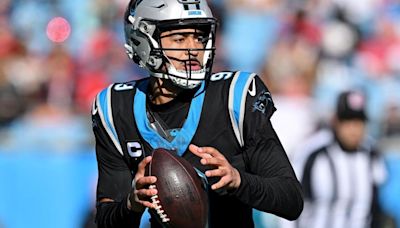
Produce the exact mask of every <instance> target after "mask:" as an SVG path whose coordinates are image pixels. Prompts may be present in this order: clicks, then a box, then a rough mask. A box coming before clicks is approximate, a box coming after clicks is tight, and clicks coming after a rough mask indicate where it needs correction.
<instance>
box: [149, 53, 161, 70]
mask: <svg viewBox="0 0 400 228" xmlns="http://www.w3.org/2000/svg"><path fill="white" fill-rule="evenodd" d="M147 64H149V65H150V66H151V67H152V68H154V69H159V68H160V66H161V64H162V58H159V57H155V56H150V57H149V60H148V61H147Z"/></svg>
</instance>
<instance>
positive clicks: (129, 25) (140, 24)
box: [125, 1, 217, 89]
mask: <svg viewBox="0 0 400 228" xmlns="http://www.w3.org/2000/svg"><path fill="white" fill-rule="evenodd" d="M143 2H145V1H143ZM143 2H142V3H143ZM199 2H200V1H199ZM179 4H181V3H179ZM202 4H203V3H202ZM164 7H165V6H164ZM202 7H204V6H202ZM142 12H143V11H142ZM194 12H198V11H194ZM202 12H203V11H202ZM128 13H129V15H126V17H125V18H126V21H125V35H126V41H127V43H126V45H125V48H126V49H127V54H128V55H129V57H130V58H131V59H132V60H133V61H134V62H135V63H137V64H138V65H139V66H141V67H143V68H146V69H147V70H149V71H150V74H151V76H154V77H157V78H164V79H169V80H171V81H172V82H173V83H174V84H175V85H177V86H179V87H181V88H185V89H192V88H195V87H197V86H198V85H200V84H201V82H202V81H204V80H207V79H208V78H209V77H210V75H211V68H212V64H213V60H214V55H215V32H216V26H217V22H216V19H215V18H213V17H212V15H210V14H207V13H206V15H205V16H204V15H203V16H201V17H200V16H190V17H189V18H188V16H186V18H185V17H184V18H179V19H170V20H161V19H157V20H155V19H149V18H142V17H140V16H138V15H135V14H134V13H132V12H128ZM189 13H190V12H189ZM132 15H133V16H132ZM182 29H193V31H195V32H193V35H194V36H198V37H199V39H201V41H202V43H203V47H202V48H196V49H193V48H192V49H190V48H184V49H177V48H167V47H163V46H162V43H161V39H162V38H163V37H162V36H161V35H162V34H163V32H166V31H172V30H182ZM198 33H201V35H199V34H198ZM171 51H175V52H179V51H182V52H186V56H188V57H187V59H176V58H174V57H172V56H168V55H167V53H168V52H169V53H171ZM194 52H203V53H202V54H203V58H202V60H200V61H199V60H198V59H197V57H193V56H194V55H193V53H194ZM192 58H193V59H192ZM190 60H192V61H190ZM194 61H197V62H200V69H194V70H192V69H193V68H198V67H193V64H192V63H193V62H194ZM174 62H175V64H176V63H179V62H181V63H182V64H183V65H184V66H185V67H184V69H185V70H182V69H177V68H176V67H175V66H174V64H173V63H174Z"/></svg>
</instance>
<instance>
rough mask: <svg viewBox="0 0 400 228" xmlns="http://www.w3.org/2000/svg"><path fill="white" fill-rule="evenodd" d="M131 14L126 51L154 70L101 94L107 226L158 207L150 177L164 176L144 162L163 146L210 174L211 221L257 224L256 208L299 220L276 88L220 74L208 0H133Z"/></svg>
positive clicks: (97, 119)
mask: <svg viewBox="0 0 400 228" xmlns="http://www.w3.org/2000/svg"><path fill="white" fill-rule="evenodd" d="M124 23H125V37H126V45H125V47H126V50H127V54H128V56H129V57H130V58H131V59H132V60H133V61H134V62H135V63H136V64H138V65H139V66H141V67H143V68H144V69H146V70H147V71H148V72H149V77H147V78H144V79H142V80H138V81H131V82H126V83H116V84H112V85H110V86H109V87H108V88H106V89H104V90H103V91H101V92H100V93H99V94H98V96H97V98H96V99H95V101H94V103H93V108H92V120H93V131H94V134H95V137H96V155H97V161H98V170H99V179H98V186H97V201H98V204H97V217H96V220H97V223H98V226H99V227H138V226H139V225H140V220H141V216H142V214H143V212H144V210H145V208H150V209H153V208H154V205H153V204H152V203H151V202H150V200H149V198H150V197H151V196H152V195H155V194H157V189H149V188H147V186H149V185H151V184H154V183H156V181H157V179H156V177H154V176H145V174H144V173H145V171H144V170H145V167H146V165H148V164H149V162H150V161H151V156H149V155H150V154H151V152H152V150H153V149H155V148H160V147H161V148H166V149H169V150H173V151H174V152H175V153H176V154H177V155H179V156H182V157H183V158H185V159H187V160H188V161H189V162H191V163H192V164H193V166H194V167H196V168H197V169H198V170H200V171H201V172H203V173H204V174H205V176H206V177H207V179H208V182H209V185H210V190H209V206H210V215H209V224H208V227H246V228H248V227H253V226H254V224H253V219H252V208H256V209H258V210H262V211H265V212H269V213H273V214H275V215H278V216H281V217H284V218H286V219H289V220H293V219H296V218H297V217H298V216H299V215H300V213H301V211H302V208H303V198H302V193H301V188H300V184H299V182H298V180H297V179H296V176H295V174H294V172H293V169H292V166H291V164H290V163H289V160H288V158H287V156H286V153H285V151H284V149H283V147H282V145H281V143H280V140H279V138H278V136H277V135H276V133H275V131H274V129H273V128H272V126H271V122H270V117H271V115H272V114H273V113H274V111H275V107H274V104H273V101H272V98H271V94H270V93H269V91H268V89H267V87H266V86H265V85H264V84H263V82H262V81H261V79H260V78H259V77H258V76H257V75H256V74H254V73H247V72H240V71H236V72H230V71H226V72H219V73H215V74H212V73H211V68H212V64H213V59H214V54H215V38H216V37H215V36H216V34H215V33H216V26H217V22H216V19H215V18H214V17H213V15H212V13H211V11H210V9H209V7H208V5H207V1H206V0H151V1H150V0H143V1H141V0H136V1H134V0H132V1H131V2H130V3H129V5H128V7H127V10H126V13H125V21H124ZM152 226H153V227H157V226H160V224H157V222H156V221H155V220H152Z"/></svg>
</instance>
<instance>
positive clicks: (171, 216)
mask: <svg viewBox="0 0 400 228" xmlns="http://www.w3.org/2000/svg"><path fill="white" fill-rule="evenodd" d="M147 175H149V176H156V177H157V182H156V183H155V184H154V185H151V186H150V188H156V189H157V191H158V194H157V195H154V196H152V197H151V201H152V203H153V204H154V205H155V206H156V209H155V210H150V213H152V214H153V216H155V217H156V218H157V220H158V221H159V222H161V223H162V224H163V225H165V226H167V227H175V228H181V227H192V228H197V227H198V228H204V227H206V224H207V220H208V196H207V186H206V183H205V180H204V179H203V178H201V175H200V174H199V173H198V172H197V171H196V170H195V169H194V168H193V166H192V165H191V164H190V163H189V162H188V161H186V160H185V159H184V158H182V157H178V156H176V155H174V153H173V152H171V151H168V150H166V149H160V148H159V149H156V150H154V151H153V154H152V160H151V163H150V164H149V165H148V166H147Z"/></svg>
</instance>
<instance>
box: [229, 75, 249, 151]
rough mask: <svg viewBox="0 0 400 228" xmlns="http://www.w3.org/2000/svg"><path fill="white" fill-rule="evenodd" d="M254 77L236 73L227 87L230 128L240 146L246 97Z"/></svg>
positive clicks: (242, 142) (242, 141) (241, 143)
mask: <svg viewBox="0 0 400 228" xmlns="http://www.w3.org/2000/svg"><path fill="white" fill-rule="evenodd" d="M255 76H256V74H255V73H249V72H240V71H238V72H236V73H235V74H234V75H233V79H232V82H231V84H230V87H229V99H228V110H229V115H230V117H231V122H232V127H233V130H234V132H235V135H236V138H237V140H238V142H239V144H240V145H241V146H244V139H243V122H244V114H245V110H244V109H245V107H246V106H245V104H246V96H247V91H248V88H249V86H250V83H251V82H252V80H253V78H254V77H255Z"/></svg>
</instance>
